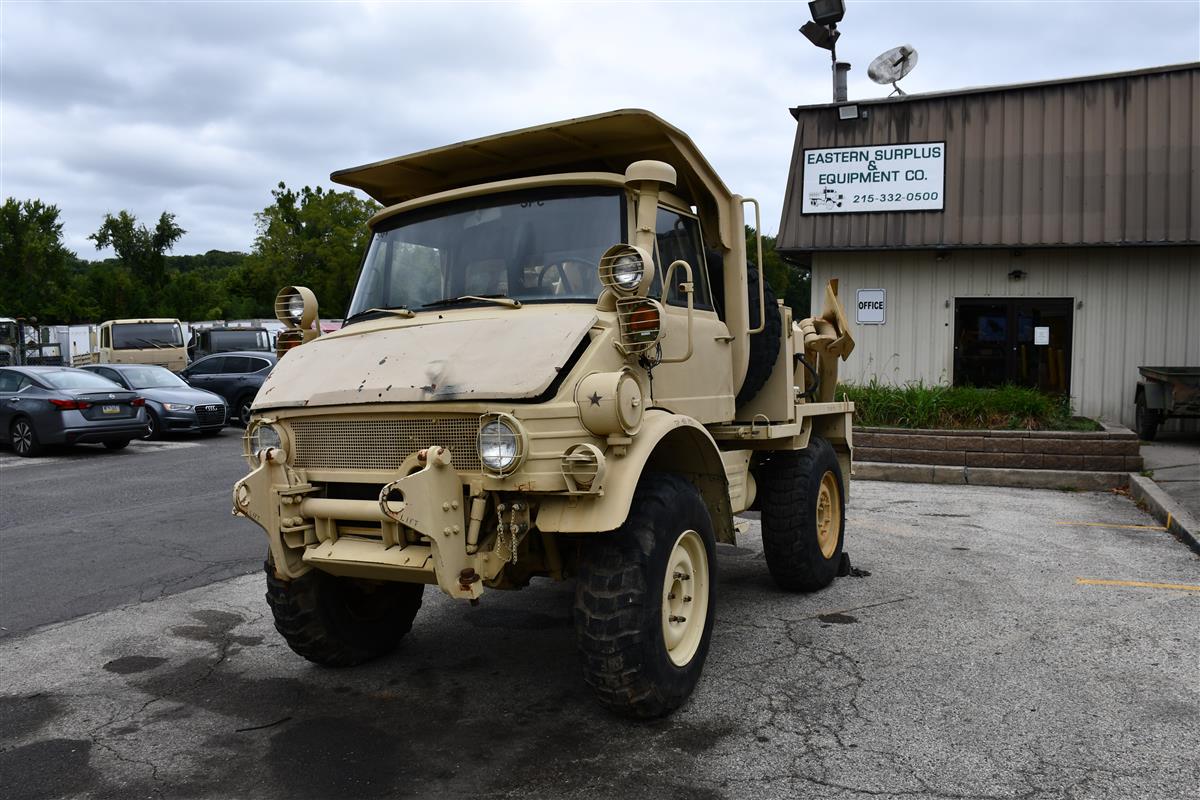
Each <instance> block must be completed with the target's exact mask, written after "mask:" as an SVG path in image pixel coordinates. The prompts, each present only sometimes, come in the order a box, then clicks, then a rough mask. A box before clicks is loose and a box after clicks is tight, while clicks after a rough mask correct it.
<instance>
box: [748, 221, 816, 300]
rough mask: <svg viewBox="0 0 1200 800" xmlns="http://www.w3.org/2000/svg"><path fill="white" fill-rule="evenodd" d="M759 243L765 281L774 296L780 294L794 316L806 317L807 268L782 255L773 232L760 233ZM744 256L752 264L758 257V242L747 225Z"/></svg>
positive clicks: (808, 271) (808, 293) (807, 295)
mask: <svg viewBox="0 0 1200 800" xmlns="http://www.w3.org/2000/svg"><path fill="white" fill-rule="evenodd" d="M762 246H763V262H764V264H765V265H766V270H765V271H766V273H767V283H768V284H769V285H770V286H771V288H772V289H774V290H775V296H776V297H780V298H783V302H784V304H785V305H787V306H788V307H790V308H791V309H792V317H793V318H794V319H803V318H804V317H807V316H808V315H809V302H810V297H811V287H810V276H811V272H810V270H809V268H808V267H807V266H805V265H803V264H798V263H795V262H792V261H789V260H787V259H785V258H784V257H783V256H781V255H780V254H779V252H778V251H777V250H776V249H775V237H774V236H767V235H766V234H763V237H762ZM746 258H747V259H748V260H749V262H750V263H751V264H754V263H755V262H756V261H757V260H758V244H757V242H756V241H755V236H754V228H753V227H751V226H750V225H747V226H746ZM756 302H757V301H756Z"/></svg>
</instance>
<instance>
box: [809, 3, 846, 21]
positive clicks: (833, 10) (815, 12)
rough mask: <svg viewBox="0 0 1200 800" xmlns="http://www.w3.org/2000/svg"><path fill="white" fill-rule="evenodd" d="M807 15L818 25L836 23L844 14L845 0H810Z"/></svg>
mask: <svg viewBox="0 0 1200 800" xmlns="http://www.w3.org/2000/svg"><path fill="white" fill-rule="evenodd" d="M808 15H809V16H810V17H812V18H813V22H815V23H817V24H818V25H837V24H838V23H839V22H841V21H842V17H844V16H846V2H845V0H812V1H811V2H810V3H809V4H808Z"/></svg>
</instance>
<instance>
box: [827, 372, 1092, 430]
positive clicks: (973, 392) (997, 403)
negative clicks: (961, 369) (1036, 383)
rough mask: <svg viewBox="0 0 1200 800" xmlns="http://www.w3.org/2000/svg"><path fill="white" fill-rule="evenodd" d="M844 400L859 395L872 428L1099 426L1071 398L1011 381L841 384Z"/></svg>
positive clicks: (861, 414) (860, 409) (862, 421)
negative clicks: (987, 384)
mask: <svg viewBox="0 0 1200 800" xmlns="http://www.w3.org/2000/svg"><path fill="white" fill-rule="evenodd" d="M837 397H838V399H845V400H853V401H854V406H855V424H857V425H862V426H866V427H872V428H946V429H953V430H973V429H984V430H1099V429H1100V426H1099V425H1097V424H1096V423H1095V422H1093V421H1092V420H1090V419H1084V418H1082V417H1076V416H1073V415H1072V414H1071V401H1070V398H1068V397H1064V396H1060V395H1052V394H1046V393H1045V392H1041V391H1039V390H1037V389H1032V388H1029V387H1025V386H1013V385H1011V384H1009V385H1005V386H1000V387H998V388H994V389H980V388H977V387H974V386H944V385H942V384H932V385H928V384H925V383H924V382H922V381H914V382H910V383H905V384H901V385H890V384H884V383H881V382H879V381H878V380H875V379H872V380H871V382H869V383H866V384H852V383H844V384H841V385H839V386H838V390H837Z"/></svg>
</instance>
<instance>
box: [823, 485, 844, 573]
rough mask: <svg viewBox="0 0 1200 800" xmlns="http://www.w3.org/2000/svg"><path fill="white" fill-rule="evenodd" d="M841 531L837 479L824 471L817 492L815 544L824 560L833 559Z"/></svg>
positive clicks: (840, 510) (839, 494)
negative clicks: (819, 547)
mask: <svg viewBox="0 0 1200 800" xmlns="http://www.w3.org/2000/svg"><path fill="white" fill-rule="evenodd" d="M841 530H842V502H841V493H840V492H838V485H837V478H836V477H835V476H834V474H833V472H831V471H826V472H825V474H824V475H822V476H821V488H820V490H819V491H818V492H817V544H818V545H820V546H821V555H823V556H825V558H827V559H828V558H833V553H834V551H835V550H837V543H838V534H839V533H840V532H841Z"/></svg>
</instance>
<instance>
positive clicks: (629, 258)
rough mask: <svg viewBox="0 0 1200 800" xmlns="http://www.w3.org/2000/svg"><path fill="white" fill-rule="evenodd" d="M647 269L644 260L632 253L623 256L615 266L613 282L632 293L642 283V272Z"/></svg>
mask: <svg viewBox="0 0 1200 800" xmlns="http://www.w3.org/2000/svg"><path fill="white" fill-rule="evenodd" d="M645 268H646V265H645V264H643V263H642V260H641V259H640V258H638V257H637V256H635V255H633V254H632V253H630V254H629V255H625V256H621V257H620V258H618V259H617V260H616V263H614V264H613V281H615V282H616V284H617V285H618V286H620V287H621V288H622V289H624V290H626V291H628V292H632V291H633V290H634V289H636V288H637V287H638V284H640V283H641V282H642V271H643V270H645Z"/></svg>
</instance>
